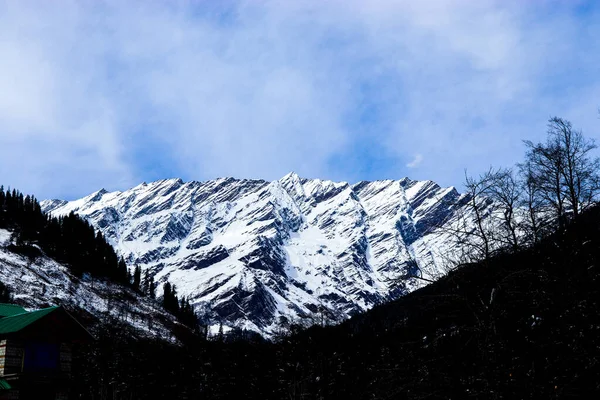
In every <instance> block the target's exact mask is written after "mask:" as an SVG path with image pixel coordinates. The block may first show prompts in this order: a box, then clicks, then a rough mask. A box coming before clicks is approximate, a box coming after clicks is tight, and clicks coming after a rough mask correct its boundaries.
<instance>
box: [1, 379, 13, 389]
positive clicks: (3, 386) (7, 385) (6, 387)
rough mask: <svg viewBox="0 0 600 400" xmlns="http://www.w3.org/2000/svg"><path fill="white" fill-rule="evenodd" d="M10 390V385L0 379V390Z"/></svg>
mask: <svg viewBox="0 0 600 400" xmlns="http://www.w3.org/2000/svg"><path fill="white" fill-rule="evenodd" d="M9 389H12V386H10V383H8V382H6V381H5V380H4V379H0V390H9Z"/></svg>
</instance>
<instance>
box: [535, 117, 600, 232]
mask: <svg viewBox="0 0 600 400" xmlns="http://www.w3.org/2000/svg"><path fill="white" fill-rule="evenodd" d="M525 145H526V146H527V153H526V164H528V165H529V167H530V172H531V179H532V183H533V184H534V185H535V186H536V188H537V190H538V191H539V194H540V196H541V198H542V199H543V201H544V202H545V203H546V204H548V205H550V206H551V208H552V209H553V210H554V214H555V217H556V220H557V221H558V227H559V229H562V228H563V227H564V224H565V222H566V217H567V213H569V214H572V215H573V216H574V217H576V216H578V215H579V214H580V213H581V211H582V210H583V209H585V208H586V207H588V206H589V205H591V204H592V201H593V200H594V199H595V198H596V196H597V195H598V191H599V189H600V187H599V185H598V183H599V181H600V179H599V178H598V172H597V171H598V167H599V166H600V161H599V160H598V158H591V157H590V152H591V151H592V150H594V149H596V147H597V146H596V144H595V142H594V141H593V140H591V139H586V138H585V137H584V136H583V133H582V132H581V131H579V130H574V129H573V127H572V125H571V123H570V122H569V121H567V120H564V119H562V118H558V117H553V118H550V120H549V121H548V137H547V140H546V143H538V144H534V143H532V142H531V141H525Z"/></svg>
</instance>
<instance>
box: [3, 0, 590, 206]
mask: <svg viewBox="0 0 600 400" xmlns="http://www.w3.org/2000/svg"><path fill="white" fill-rule="evenodd" d="M216 4H218V5H216ZM225 4H227V5H225ZM211 7H212V8H211ZM556 7H557V6H555V5H553V6H552V9H556ZM561 7H563V8H564V10H563V11H564V12H563V13H561V12H550V11H551V10H552V9H551V8H550V6H549V5H547V4H541V3H540V4H535V5H533V4H529V3H524V2H517V1H507V2H505V1H491V0H490V1H487V0H484V1H478V2H473V1H469V0H456V1H442V0H431V1H427V2H414V1H408V0H404V1H385V0H372V1H368V2H365V1H359V0H349V1H343V2H342V1H336V0H333V1H330V2H320V1H316V0H314V1H295V0H290V1H286V2H279V1H274V0H273V1H271V0H266V1H262V2H255V1H239V2H228V3H225V2H199V3H187V4H186V5H180V3H169V2H158V1H156V2H144V3H141V2H140V3H135V2H117V1H112V2H105V3H94V2H83V3H82V2H75V1H66V0H65V1H64V2H62V3H61V6H60V7H58V6H56V5H55V4H52V5H51V4H49V3H35V4H34V3H26V2H12V3H4V4H3V5H0V54H1V55H2V60H3V62H2V63H0V77H2V79H0V146H2V148H3V149H7V150H5V151H4V153H5V154H6V156H5V157H4V158H3V159H0V177H2V179H3V182H2V183H5V184H12V185H18V186H19V187H21V188H22V189H23V190H28V191H33V192H36V193H38V194H39V195H40V196H67V197H73V196H78V195H83V194H86V193H88V192H91V191H92V190H96V189H98V188H99V187H107V188H109V189H116V188H124V187H126V186H128V185H132V184H135V183H138V182H139V181H142V180H148V179H153V178H160V177H163V176H160V174H161V172H162V173H164V174H168V176H172V175H173V174H175V175H179V176H182V177H183V178H184V179H206V178H212V177H216V176H224V175H229V176H238V177H262V178H267V179H272V178H276V177H278V176H281V175H283V174H284V173H286V172H288V171H290V170H295V171H297V172H298V173H300V174H302V175H306V176H320V177H323V178H334V179H347V180H357V179H362V178H365V177H364V176H357V175H355V172H354V170H355V169H354V168H345V169H342V170H340V169H336V167H335V163H332V160H335V159H336V158H340V157H347V158H352V156H354V153H353V152H354V151H355V149H362V148H366V147H369V146H374V145H378V146H381V147H382V148H383V149H384V150H385V151H386V153H389V154H391V155H392V158H393V159H396V160H402V159H407V158H410V157H412V156H414V155H415V154H416V155H417V156H415V159H414V160H413V162H410V163H408V164H407V165H406V167H407V168H409V169H410V168H414V167H416V166H417V165H419V163H420V161H421V159H422V156H421V157H418V155H423V156H425V157H427V159H428V160H430V161H429V162H428V163H427V164H426V165H425V164H421V165H420V166H419V168H418V170H414V171H411V172H415V173H417V172H418V174H419V176H417V177H416V178H426V179H434V180H438V181H440V183H442V184H447V185H449V184H458V182H457V180H460V179H462V173H463V169H464V168H465V167H468V168H470V169H474V170H475V171H474V172H476V170H477V168H481V169H483V168H485V167H487V165H488V164H489V163H496V164H509V163H511V162H513V161H514V160H515V159H516V158H517V157H519V156H520V147H519V146H520V140H521V139H522V138H525V137H532V135H534V136H535V135H538V136H539V135H543V130H544V127H545V119H546V118H547V117H549V116H550V115H552V114H561V115H565V116H566V117H567V118H571V117H581V115H582V114H585V115H587V114H586V113H585V112H582V111H581V110H585V109H587V108H589V109H590V115H591V118H590V119H589V120H586V122H585V123H584V126H583V128H584V130H585V129H586V128H587V127H588V126H592V125H591V122H590V121H591V120H592V119H593V118H595V113H594V110H595V108H596V107H597V105H598V104H595V103H594V102H597V101H598V100H597V99H595V98H594V96H596V93H597V91H594V90H592V89H593V88H597V87H598V86H599V83H598V79H599V78H598V77H597V76H595V77H593V79H595V80H594V81H593V83H588V84H583V83H581V82H580V81H581V80H582V79H583V76H587V75H585V74H586V72H589V69H590V68H589V67H587V70H586V68H583V69H582V67H586V66H588V65H597V64H598V62H599V61H600V60H599V58H600V56H598V54H600V52H599V51H598V45H597V44H596V41H595V39H594V38H595V33H596V34H597V33H598V32H599V31H600V28H599V27H598V25H597V24H596V25H594V26H586V25H585V24H586V21H593V20H594V19H593V18H592V16H588V17H587V19H586V20H585V21H583V22H582V20H581V18H586V17H585V16H584V17H576V16H574V14H573V13H572V12H571V9H570V8H569V6H561ZM586 35H587V36H586ZM589 75H590V77H592V74H589ZM575 81H577V82H575ZM590 88H592V89H590ZM563 111H564V112H565V114H562V113H563ZM574 122H575V125H577V123H576V121H574ZM586 124H587V125H586ZM533 138H534V139H535V137H533ZM431 160H435V161H436V162H431ZM16 163H20V164H21V165H20V167H19V168H15V167H14V165H15V164H16ZM441 165H443V166H444V168H441ZM356 169H358V168H356ZM364 169H365V168H362V170H364ZM378 173H383V174H390V175H393V174H397V173H402V171H397V168H396V166H395V165H394V163H393V162H390V163H389V168H387V169H386V170H384V171H379V172H378ZM378 177H381V178H384V177H388V176H378ZM391 177H399V176H395V175H393V176H391ZM366 178H373V176H368V177H366Z"/></svg>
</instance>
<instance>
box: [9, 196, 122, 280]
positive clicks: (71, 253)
mask: <svg viewBox="0 0 600 400" xmlns="http://www.w3.org/2000/svg"><path fill="white" fill-rule="evenodd" d="M0 228H8V229H10V230H11V231H12V232H13V236H14V242H15V243H16V246H15V250H17V251H19V250H20V251H24V252H27V253H28V254H32V249H35V247H34V246H39V248H40V249H42V250H43V251H44V252H45V253H46V254H47V255H48V256H50V257H52V258H53V259H55V260H57V261H59V262H62V263H65V264H66V265H68V266H69V267H70V269H71V271H72V272H73V273H74V274H75V275H78V276H81V275H82V274H83V273H84V272H85V273H89V274H92V275H93V276H96V277H104V278H109V279H111V280H113V281H115V282H119V283H123V284H125V283H129V274H128V270H127V266H126V264H125V262H124V261H123V260H122V259H119V257H118V256H117V254H116V253H115V251H114V249H113V248H112V246H111V245H110V244H108V242H107V241H106V240H105V238H104V237H103V236H102V233H100V232H96V231H95V230H94V228H93V227H92V226H91V225H90V224H89V223H88V222H87V221H86V220H84V219H82V218H80V217H78V216H77V215H75V214H74V213H71V214H69V215H66V216H62V217H51V216H48V215H46V214H45V213H43V212H42V209H41V207H40V204H39V203H38V201H37V199H36V198H35V197H33V196H29V195H27V196H24V195H23V194H22V193H21V192H19V191H17V190H15V189H13V190H12V191H11V190H10V189H9V190H6V191H5V190H4V187H1V186H0ZM33 254H35V253H34V252H33Z"/></svg>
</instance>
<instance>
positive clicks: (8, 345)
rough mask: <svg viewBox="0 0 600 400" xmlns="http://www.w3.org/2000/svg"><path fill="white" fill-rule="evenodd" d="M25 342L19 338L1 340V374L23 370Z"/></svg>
mask: <svg viewBox="0 0 600 400" xmlns="http://www.w3.org/2000/svg"><path fill="white" fill-rule="evenodd" d="M23 349H24V346H23V343H21V342H19V341H17V340H6V339H5V340H2V341H0V376H2V375H8V374H15V373H19V372H21V371H22V370H23V352H24V350H23Z"/></svg>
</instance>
